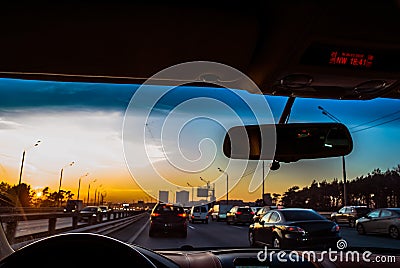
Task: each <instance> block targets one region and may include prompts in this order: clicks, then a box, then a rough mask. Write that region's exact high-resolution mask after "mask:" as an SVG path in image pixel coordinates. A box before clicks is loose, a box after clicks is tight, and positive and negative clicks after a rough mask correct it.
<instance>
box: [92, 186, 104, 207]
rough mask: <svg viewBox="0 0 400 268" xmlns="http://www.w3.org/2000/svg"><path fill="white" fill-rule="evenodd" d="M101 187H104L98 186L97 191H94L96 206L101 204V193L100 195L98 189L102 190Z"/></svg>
mask: <svg viewBox="0 0 400 268" xmlns="http://www.w3.org/2000/svg"><path fill="white" fill-rule="evenodd" d="M101 186H103V184H100V185H99V186H97V187H96V189H95V190H94V205H98V203H99V197H100V193H98V191H97V189H99V188H101Z"/></svg>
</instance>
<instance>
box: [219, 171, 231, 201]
mask: <svg viewBox="0 0 400 268" xmlns="http://www.w3.org/2000/svg"><path fill="white" fill-rule="evenodd" d="M218 171H219V172H221V173H224V174H225V175H226V204H227V205H228V204H229V196H228V194H229V187H228V181H229V177H228V173H226V172H225V171H224V170H222V169H220V168H218Z"/></svg>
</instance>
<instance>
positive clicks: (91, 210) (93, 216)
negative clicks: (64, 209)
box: [79, 206, 103, 223]
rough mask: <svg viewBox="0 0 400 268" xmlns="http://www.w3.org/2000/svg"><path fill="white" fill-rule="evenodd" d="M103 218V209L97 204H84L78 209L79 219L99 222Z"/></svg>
mask: <svg viewBox="0 0 400 268" xmlns="http://www.w3.org/2000/svg"><path fill="white" fill-rule="evenodd" d="M102 218H103V211H102V210H101V208H100V207H99V206H86V207H84V208H83V209H82V210H81V211H79V221H87V222H89V223H97V222H100V221H101V220H102Z"/></svg>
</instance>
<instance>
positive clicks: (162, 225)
mask: <svg viewBox="0 0 400 268" xmlns="http://www.w3.org/2000/svg"><path fill="white" fill-rule="evenodd" d="M164 234H173V235H178V236H179V237H183V238H185V237H186V236H187V216H186V213H185V210H184V209H183V207H182V206H181V205H177V204H170V203H158V204H156V205H155V206H154V208H153V210H152V212H151V214H150V226H149V236H150V237H154V236H156V235H164Z"/></svg>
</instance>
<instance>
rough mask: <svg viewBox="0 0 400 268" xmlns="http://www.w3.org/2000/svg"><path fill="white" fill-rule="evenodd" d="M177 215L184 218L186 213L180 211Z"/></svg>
mask: <svg viewBox="0 0 400 268" xmlns="http://www.w3.org/2000/svg"><path fill="white" fill-rule="evenodd" d="M178 216H179V217H182V218H186V213H180V214H178ZM192 218H194V217H193V216H192Z"/></svg>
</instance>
